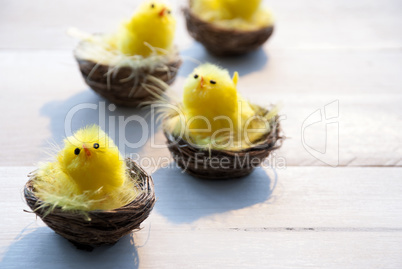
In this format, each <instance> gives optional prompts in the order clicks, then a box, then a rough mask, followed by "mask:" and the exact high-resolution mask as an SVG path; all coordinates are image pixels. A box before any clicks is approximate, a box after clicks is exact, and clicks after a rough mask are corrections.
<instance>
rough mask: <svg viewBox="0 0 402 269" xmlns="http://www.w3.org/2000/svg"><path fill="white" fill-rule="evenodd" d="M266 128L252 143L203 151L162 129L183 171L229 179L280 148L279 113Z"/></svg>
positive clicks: (170, 149)
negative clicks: (267, 129) (248, 145)
mask: <svg viewBox="0 0 402 269" xmlns="http://www.w3.org/2000/svg"><path fill="white" fill-rule="evenodd" d="M266 113H268V111H266ZM270 127H271V128H270V131H269V132H268V133H266V134H264V135H263V136H262V137H261V138H260V140H258V141H255V144H256V145H255V146H251V147H249V148H245V149H242V150H217V149H212V150H206V149H205V148H202V147H199V146H197V145H194V144H192V143H189V142H187V141H186V140H184V139H183V138H181V137H176V136H174V135H173V134H170V133H168V132H167V131H166V130H165V131H164V134H165V136H166V138H167V142H166V143H167V145H168V148H169V151H170V153H171V154H172V156H173V158H174V160H175V161H176V163H177V164H178V165H179V166H180V167H181V168H182V169H183V170H184V171H185V172H187V173H188V174H190V175H192V176H195V177H199V178H205V179H229V178H239V177H244V176H247V175H249V174H250V173H251V172H252V171H253V169H254V168H255V167H258V166H260V164H261V163H262V162H263V161H264V159H265V158H267V157H268V156H269V154H270V153H271V152H272V151H274V150H276V149H278V148H280V147H281V145H282V140H283V136H282V130H281V126H280V123H279V116H275V118H274V119H273V120H272V121H271V123H270Z"/></svg>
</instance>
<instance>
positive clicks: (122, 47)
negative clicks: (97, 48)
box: [109, 0, 176, 57]
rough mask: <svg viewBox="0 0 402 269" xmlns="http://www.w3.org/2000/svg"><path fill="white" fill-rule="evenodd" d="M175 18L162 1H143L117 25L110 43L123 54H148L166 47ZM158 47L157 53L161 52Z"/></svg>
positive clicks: (167, 48)
mask: <svg viewBox="0 0 402 269" xmlns="http://www.w3.org/2000/svg"><path fill="white" fill-rule="evenodd" d="M175 29H176V20H175V18H174V17H173V16H172V14H171V8H170V7H169V6H168V5H167V4H165V3H164V2H162V1H159V0H154V1H145V2H143V3H142V4H141V5H140V6H139V7H138V8H137V10H136V11H135V12H134V14H133V16H132V17H131V19H130V20H129V21H127V22H124V23H122V24H121V25H120V28H119V29H118V31H117V33H116V34H114V35H112V37H111V38H110V40H109V43H110V45H111V46H112V47H114V48H116V49H118V50H119V51H121V52H122V53H123V54H126V55H130V56H131V55H142V56H144V57H146V56H149V55H150V54H151V53H152V50H151V48H150V47H149V46H151V47H153V48H155V49H161V50H169V49H170V48H171V46H172V44H173V38H174V32H175ZM161 50H159V51H158V52H159V53H163V52H162V51H161Z"/></svg>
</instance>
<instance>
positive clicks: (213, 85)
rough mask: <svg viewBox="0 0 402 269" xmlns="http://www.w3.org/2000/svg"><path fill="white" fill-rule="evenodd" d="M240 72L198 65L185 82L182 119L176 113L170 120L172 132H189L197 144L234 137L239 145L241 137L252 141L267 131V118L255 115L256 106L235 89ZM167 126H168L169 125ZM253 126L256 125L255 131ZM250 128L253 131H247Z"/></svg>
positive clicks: (214, 66) (208, 64) (175, 133)
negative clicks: (230, 72) (183, 117)
mask: <svg viewBox="0 0 402 269" xmlns="http://www.w3.org/2000/svg"><path fill="white" fill-rule="evenodd" d="M238 79H239V75H238V73H237V72H235V73H234V75H233V78H231V77H230V75H229V72H228V71H227V70H225V69H222V68H220V67H218V66H216V65H213V64H210V63H206V64H203V65H200V66H199V67H197V68H196V69H195V70H194V71H193V73H192V74H191V75H189V77H188V78H187V80H186V82H185V85H184V94H183V107H182V111H183V114H184V116H185V122H183V119H180V117H179V116H177V117H173V118H172V119H171V120H170V121H169V122H168V126H169V127H170V132H172V133H173V134H174V135H176V136H177V135H180V136H183V134H184V135H189V136H190V137H191V138H192V140H194V142H195V143H196V144H199V145H202V144H208V143H210V142H211V140H212V141H214V142H216V141H219V140H222V141H227V139H228V138H229V137H232V138H233V137H234V138H235V139H237V142H236V143H238V144H239V145H236V146H235V147H239V146H240V147H242V146H244V143H243V145H240V144H242V142H244V139H246V136H247V139H249V140H250V141H255V140H257V139H258V138H259V137H261V135H263V134H264V133H266V132H268V131H269V124H268V122H267V120H269V118H271V117H272V115H274V113H276V111H273V112H272V113H271V114H270V115H269V116H268V117H269V118H267V119H265V118H261V117H259V116H258V115H257V111H256V107H255V106H253V105H252V104H250V103H249V102H248V101H246V100H244V99H243V98H242V97H241V96H240V94H239V93H238V91H237V82H238ZM169 127H168V129H169ZM256 129H258V130H257V131H256ZM250 130H253V132H249V131H250Z"/></svg>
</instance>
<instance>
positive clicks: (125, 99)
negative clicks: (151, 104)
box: [74, 40, 182, 107]
mask: <svg viewBox="0 0 402 269" xmlns="http://www.w3.org/2000/svg"><path fill="white" fill-rule="evenodd" d="M85 46H90V44H89V43H88V42H87V41H85V40H84V41H81V42H80V43H79V44H78V46H77V48H76V49H75V51H74V56H75V59H76V60H77V62H78V65H79V68H80V71H81V74H82V76H83V78H84V80H85V83H86V84H87V85H88V86H89V87H90V88H91V89H92V90H94V91H95V92H96V93H98V94H99V95H100V96H102V97H104V98H105V99H107V100H109V101H110V102H112V103H114V104H116V105H120V106H131V107H135V106H139V105H141V104H143V103H144V102H148V101H152V100H154V99H155V94H156V95H159V94H160V93H159V92H160V91H164V90H165V89H164V88H162V87H161V86H160V83H158V82H157V81H158V80H160V81H163V82H164V83H166V84H168V85H170V84H172V83H173V82H174V80H175V78H176V75H177V72H178V69H179V67H180V66H181V64H182V61H181V58H180V56H179V53H178V50H177V49H176V48H174V49H173V51H172V52H171V53H170V55H166V57H160V59H161V62H157V63H154V64H152V65H142V66H139V67H132V66H129V65H122V66H119V67H116V66H111V65H106V64H101V63H97V62H95V61H92V60H88V59H86V58H85V57H82V55H81V54H80V53H79V52H80V50H84V47H85ZM152 78H153V79H152ZM155 79H156V81H155ZM155 89H156V90H155Z"/></svg>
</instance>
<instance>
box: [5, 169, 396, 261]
mask: <svg viewBox="0 0 402 269" xmlns="http://www.w3.org/2000/svg"><path fill="white" fill-rule="evenodd" d="M32 169H33V167H2V168H0V175H1V176H0V177H1V182H2V189H1V190H0V195H1V196H2V197H3V199H2V200H1V201H0V214H1V215H2V216H3V217H5V218H4V219H3V220H2V222H0V260H1V265H2V266H1V267H2V268H21V267H22V268H24V267H28V266H30V267H32V268H37V267H40V268H71V267H74V268H87V267H88V266H90V267H99V268H111V267H112V268H113V267H120V268H126V267H129V268H131V267H134V268H136V267H137V266H138V267H141V268H149V267H153V268H154V267H164V268H188V267H201V268H207V267H211V266H217V265H218V266H223V267H247V268H248V267H250V268H256V267H258V268H261V267H274V268H294V267H298V268H323V267H325V268H378V267H381V268H400V267H401V265H402V259H401V256H400V252H401V250H402V226H401V223H402V222H401V216H402V214H401V213H402V206H401V205H402V203H401V197H402V196H401V194H402V181H401V180H400V177H399V175H400V173H401V168H337V169H333V168H324V167H309V168H306V167H304V168H303V167H292V168H287V169H286V170H278V171H277V173H278V178H277V183H276V187H275V188H273V185H274V176H273V174H272V171H270V170H269V169H268V170H267V174H265V172H264V171H263V170H262V169H260V170H258V171H256V172H255V173H253V174H252V175H251V176H250V177H248V178H245V179H243V180H235V181H231V182H230V181H218V182H211V181H201V180H197V179H194V178H191V177H189V176H186V175H182V174H180V172H179V171H178V170H176V169H168V170H160V171H157V172H155V173H154V175H153V176H154V179H155V182H156V192H157V197H158V201H157V204H156V207H155V210H154V211H153V213H152V214H151V216H150V218H149V219H148V220H147V221H146V222H145V223H144V224H143V229H142V230H141V231H139V232H137V233H135V234H134V235H133V237H130V236H127V237H125V238H123V239H122V240H121V241H120V242H119V243H118V244H117V245H115V246H113V247H105V248H100V249H97V250H95V251H94V252H92V253H86V252H82V251H78V250H76V249H75V248H74V247H73V246H72V245H71V244H70V243H68V242H67V241H66V240H64V239H62V238H61V237H59V236H57V235H56V234H54V233H53V232H52V231H51V230H50V229H48V228H47V227H45V226H44V224H43V223H42V222H41V221H40V220H37V221H35V220H34V215H32V214H29V213H25V212H23V211H22V209H27V206H26V205H25V204H24V202H23V200H22V199H21V189H22V185H23V184H24V182H25V180H26V174H27V173H28V172H29V171H31V170H32ZM267 175H269V177H270V178H268V176H267ZM323 175H325V177H323ZM269 186H270V187H269ZM269 188H271V189H273V190H272V193H271V194H269ZM21 257H24V258H23V259H22V258H21Z"/></svg>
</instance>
